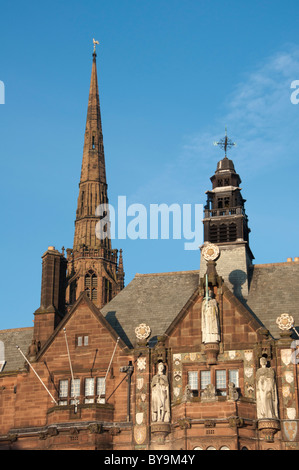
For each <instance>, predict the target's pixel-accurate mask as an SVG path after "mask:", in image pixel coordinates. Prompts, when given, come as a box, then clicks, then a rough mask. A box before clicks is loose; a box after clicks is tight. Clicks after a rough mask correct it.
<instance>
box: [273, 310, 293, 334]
mask: <svg viewBox="0 0 299 470" xmlns="http://www.w3.org/2000/svg"><path fill="white" fill-rule="evenodd" d="M276 324H277V325H278V328H279V329H280V330H282V331H287V330H290V329H291V328H293V325H294V318H293V317H292V316H291V315H289V314H288V313H282V314H281V315H280V317H277V318H276Z"/></svg>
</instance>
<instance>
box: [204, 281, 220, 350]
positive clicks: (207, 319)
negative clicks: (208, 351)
mask: <svg viewBox="0 0 299 470" xmlns="http://www.w3.org/2000/svg"><path fill="white" fill-rule="evenodd" d="M201 331H202V342H203V343H218V342H219V341H220V328H219V310H218V305H217V301H216V299H215V298H214V292H212V291H211V290H209V296H208V298H204V299H203V302H202V309H201Z"/></svg>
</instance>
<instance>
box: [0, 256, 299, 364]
mask: <svg viewBox="0 0 299 470" xmlns="http://www.w3.org/2000/svg"><path fill="white" fill-rule="evenodd" d="M249 277H250V288H249V295H248V298H247V300H244V299H243V302H242V303H243V305H244V306H245V307H246V308H247V309H248V311H249V312H251V313H252V314H253V316H254V317H257V318H258V319H259V321H260V322H261V324H263V325H264V326H265V327H266V328H267V329H268V330H269V331H270V333H271V335H272V336H273V337H274V338H279V337H280V330H279V328H278V326H277V325H276V318H277V317H278V316H280V315H281V314H282V313H288V314H290V315H292V316H293V317H294V320H295V327H297V330H298V329H299V262H287V263H274V264H260V265H255V266H253V267H252V268H251V270H250V276H249ZM198 286H199V271H183V272H172V273H158V274H136V276H135V277H134V279H133V280H132V281H131V282H130V284H128V286H126V287H125V288H124V289H123V290H122V291H121V292H120V293H119V294H118V295H117V296H116V297H115V298H114V299H112V300H111V301H110V302H109V304H107V305H105V307H103V308H102V309H101V313H102V314H103V316H104V317H105V319H106V320H107V321H108V323H109V324H110V326H111V327H112V328H113V329H114V330H115V331H116V333H117V334H118V335H119V336H120V337H121V339H122V340H123V341H124V343H125V344H126V345H127V346H128V347H130V348H132V347H134V346H135V345H136V335H135V328H136V326H138V325H139V324H140V323H146V324H147V325H149V326H150V327H151V338H152V342H154V340H155V338H156V337H157V336H159V335H162V334H164V333H165V332H166V330H167V329H168V328H169V326H170V325H171V323H172V322H173V321H174V320H175V319H176V317H177V316H178V315H179V313H180V312H181V310H182V309H183V308H184V307H185V306H186V304H187V303H188V301H189V300H190V298H191V297H192V296H193V295H194V293H195V292H196V290H197V288H198ZM32 336H33V327H28V328H15V329H11V330H0V341H2V342H3V343H4V348H5V361H6V364H5V366H4V368H3V372H4V373H7V372H13V371H17V370H19V369H23V367H24V358H23V357H22V356H21V354H20V353H19V352H18V351H17V349H16V345H18V346H19V347H20V348H21V349H22V351H23V353H24V354H27V351H28V348H29V345H30V344H31V340H32ZM0 351H1V348H0ZM0 360H1V357H0Z"/></svg>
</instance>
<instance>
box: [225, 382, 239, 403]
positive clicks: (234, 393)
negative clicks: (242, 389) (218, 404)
mask: <svg viewBox="0 0 299 470" xmlns="http://www.w3.org/2000/svg"><path fill="white" fill-rule="evenodd" d="M238 398H239V393H238V390H237V389H236V386H235V384H234V383H233V382H229V383H228V395H227V399H228V400H233V401H236V400H238Z"/></svg>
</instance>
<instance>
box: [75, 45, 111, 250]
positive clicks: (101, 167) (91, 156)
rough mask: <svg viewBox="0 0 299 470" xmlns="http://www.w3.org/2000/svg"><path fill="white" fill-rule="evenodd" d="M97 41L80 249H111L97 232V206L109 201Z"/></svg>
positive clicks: (82, 184)
mask: <svg viewBox="0 0 299 470" xmlns="http://www.w3.org/2000/svg"><path fill="white" fill-rule="evenodd" d="M95 43H98V42H97V41H94V50H93V54H92V58H93V59H92V69H91V79H90V87H89V98H88V107H87V118H86V127H85V135H84V147H83V159H82V167H81V178H80V184H79V188H80V189H79V197H78V204H77V212H76V222H75V227H76V228H75V237H74V250H76V249H79V248H80V247H82V246H83V245H84V246H86V247H90V248H95V247H98V246H100V245H104V246H106V247H107V248H109V249H110V248H111V243H110V240H109V239H108V238H106V239H105V240H99V239H97V238H96V233H95V228H96V224H97V222H98V221H99V217H98V216H96V208H97V206H98V205H99V204H107V203H108V196H107V181H106V168H105V154H104V144H103V132H102V121H101V109H100V99H99V88H98V76H97V63H96V57H97V54H96V51H95Z"/></svg>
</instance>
